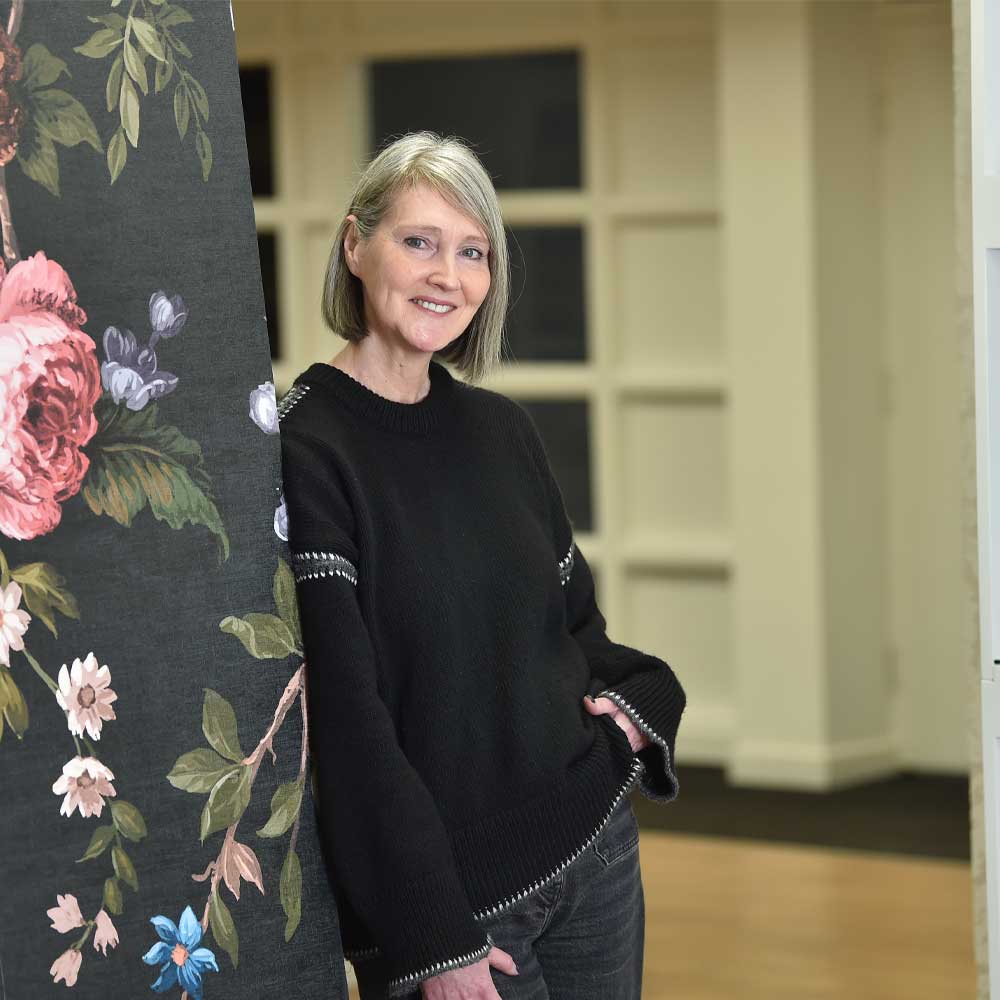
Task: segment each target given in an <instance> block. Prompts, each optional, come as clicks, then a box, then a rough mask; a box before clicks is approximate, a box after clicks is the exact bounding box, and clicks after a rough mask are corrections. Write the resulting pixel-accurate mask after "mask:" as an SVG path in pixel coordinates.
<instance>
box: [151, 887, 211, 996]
mask: <svg viewBox="0 0 1000 1000" xmlns="http://www.w3.org/2000/svg"><path fill="white" fill-rule="evenodd" d="M149 922H150V923H151V924H152V925H153V926H154V927H155V928H156V933H157V934H159V935H160V940H159V942H157V943H156V944H154V945H153V947H152V948H150V949H149V951H147V952H146V954H145V955H143V956H142V960H143V961H144V962H145V963H146V964H147V965H158V964H159V963H161V962H162V963H163V964H162V965H161V966H160V978H159V979H157V980H156V982H155V983H153V984H152V988H153V989H154V990H156V992H157V993H164V992H166V991H167V990H169V989H170V987H171V986H177V985H180V987H181V989H183V990H187V992H188V994H189V995H190V997H191V1000H201V974H202V972H204V971H205V969H212V971H213V972H218V971H219V966H218V965H217V964H216V962H215V955H214V954H212V952H211V951H209V950H208V948H199V947H198V944H199V943H200V942H201V924H200V923H198V918H197V917H196V916H195V915H194V910H192V909H191V907H190V906H185V907H184V912H183V913H182V914H181V927H180V930H178V929H177V925H176V924H175V923H174V922H173V921H172V920H171V919H169V918H168V917H150V918H149Z"/></svg>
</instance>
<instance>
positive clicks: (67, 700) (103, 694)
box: [56, 652, 118, 740]
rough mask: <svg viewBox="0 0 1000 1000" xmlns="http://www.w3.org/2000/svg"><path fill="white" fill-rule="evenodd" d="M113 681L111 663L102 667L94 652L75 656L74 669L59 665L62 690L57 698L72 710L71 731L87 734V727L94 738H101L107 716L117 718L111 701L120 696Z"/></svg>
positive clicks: (60, 689)
mask: <svg viewBox="0 0 1000 1000" xmlns="http://www.w3.org/2000/svg"><path fill="white" fill-rule="evenodd" d="M110 683H111V671H110V670H108V668H107V666H106V665H105V666H103V667H99V666H98V663H97V657H96V656H94V654H93V652H90V653H88V654H87V658H86V659H85V660H83V662H81V661H80V658H79V657H76V658H75V659H74V660H73V667H72V669H71V670H67V669H66V664H65V663H64V664H63V665H62V666H61V667H60V668H59V690H58V691H57V692H56V701H58V702H59V705H60V707H62V708H64V709H66V711H67V713H68V718H67V721H68V722H69V731H70V732H71V733H75V734H76V735H77V736H82V735H83V730H84V727H86V730H87V732H88V733H90V736H91V739H95V740H99V739H100V738H101V726H102V725H103V724H104V721H105V720H106V719H113V718H115V710H114V709H113V708H112V707H111V702H113V701H115V700H116V699H117V698H118V695H116V694H115V692H114V691H112V690H111V688H109V687H108V685H109V684H110Z"/></svg>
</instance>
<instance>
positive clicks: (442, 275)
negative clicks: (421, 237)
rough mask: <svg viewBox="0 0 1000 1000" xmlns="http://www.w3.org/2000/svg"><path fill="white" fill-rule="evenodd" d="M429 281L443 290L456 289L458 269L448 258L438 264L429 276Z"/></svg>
mask: <svg viewBox="0 0 1000 1000" xmlns="http://www.w3.org/2000/svg"><path fill="white" fill-rule="evenodd" d="M431 281H433V282H434V283H435V284H437V285H440V286H442V287H443V288H458V268H457V267H456V266H455V261H454V260H452V259H451V258H450V257H449V258H448V259H447V260H442V261H439V262H438V266H437V267H436V268H435V269H434V272H433V273H432V274H431Z"/></svg>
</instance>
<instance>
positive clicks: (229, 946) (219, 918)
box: [208, 891, 240, 969]
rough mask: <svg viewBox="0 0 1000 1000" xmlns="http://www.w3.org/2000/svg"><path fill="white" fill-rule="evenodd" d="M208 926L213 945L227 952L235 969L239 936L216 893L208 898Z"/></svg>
mask: <svg viewBox="0 0 1000 1000" xmlns="http://www.w3.org/2000/svg"><path fill="white" fill-rule="evenodd" d="M208 924H209V926H210V927H211V928H212V937H213V938H215V943H216V944H217V945H218V946H219V947H220V948H222V949H224V950H225V951H226V952H227V954H228V955H229V958H230V960H231V961H232V963H233V968H234V969H235V968H236V964H237V961H238V959H239V952H240V936H239V934H237V933H236V924H234V923H233V916H232V914H231V913H230V912H229V909H228V908H227V906H226V904H225V903H224V902H223V901H222V897H221V896H220V895H219V893H218V891H215V892H213V893H212V895H211V896H209V898H208Z"/></svg>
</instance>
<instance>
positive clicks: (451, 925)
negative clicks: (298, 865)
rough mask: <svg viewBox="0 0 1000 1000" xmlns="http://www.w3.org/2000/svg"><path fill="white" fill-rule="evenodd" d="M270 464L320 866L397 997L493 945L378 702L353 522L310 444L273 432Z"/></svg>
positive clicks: (323, 455)
mask: <svg viewBox="0 0 1000 1000" xmlns="http://www.w3.org/2000/svg"><path fill="white" fill-rule="evenodd" d="M281 450H282V479H283V483H284V493H285V505H286V509H287V512H288V542H289V547H290V549H291V557H292V566H293V569H294V574H295V581H296V593H297V598H298V606H299V615H300V619H301V626H302V643H303V650H304V653H305V660H306V696H307V701H308V707H309V717H310V720H311V723H312V724H311V725H310V727H309V730H310V744H311V747H312V752H313V760H314V765H315V770H316V788H317V794H318V806H319V810H318V811H319V817H318V825H319V828H320V834H321V837H322V841H323V849H324V854H325V856H326V858H327V860H328V863H331V862H332V866H333V868H334V870H335V873H336V877H337V880H338V881H339V882H340V884H341V885H342V887H343V889H344V892H345V894H346V896H347V898H348V899H349V900H350V902H351V904H352V905H353V906H354V908H355V910H356V911H357V913H358V914H359V916H361V918H362V920H363V921H364V922H365V925H366V926H367V927H368V929H369V930H370V932H371V933H372V935H373V937H374V939H375V942H376V944H377V947H378V950H379V951H380V952H381V954H382V955H383V956H384V958H385V960H386V962H387V965H388V970H389V977H390V982H389V995H390V996H395V995H398V994H401V993H403V992H405V991H406V990H412V989H413V987H414V986H415V985H416V984H417V983H419V982H420V981H421V980H423V979H426V978H428V977H430V976H433V975H437V974H439V973H441V972H444V971H446V970H448V969H452V968H458V967H459V966H463V965H471V964H472V963H474V962H477V961H479V960H480V959H482V958H484V957H485V956H486V955H487V954H488V952H489V950H490V947H491V945H492V942H491V941H490V939H489V936H488V935H487V934H486V933H485V932H484V930H483V928H482V927H480V926H479V925H478V923H477V922H476V920H475V917H474V914H473V911H472V908H471V906H470V903H469V900H468V898H467V896H466V892H465V889H464V887H463V885H462V882H461V880H460V879H459V876H458V873H457V870H456V866H455V863H454V858H453V856H452V851H451V844H450V841H449V838H448V834H447V830H446V828H445V826H444V824H443V822H442V820H441V818H440V815H439V813H438V811H437V807H436V805H435V803H434V801H433V799H432V796H431V794H430V792H429V790H428V788H427V786H426V785H425V784H424V782H423V780H422V779H421V777H420V775H419V774H418V773H417V771H416V770H415V769H414V767H413V766H412V765H411V763H410V761H409V760H408V759H407V757H406V756H405V754H404V752H403V750H402V748H401V747H400V745H399V742H398V740H397V736H396V729H395V726H394V723H393V719H392V716H391V713H390V712H389V710H388V707H387V705H386V704H385V702H384V701H383V700H382V698H381V697H380V695H379V691H378V683H377V669H376V667H377V659H376V653H375V649H374V645H373V643H372V640H371V635H370V633H369V631H368V629H367V626H366V624H365V621H364V618H363V617H362V613H361V606H360V604H359V600H358V595H357V590H358V587H359V586H361V585H363V584H364V580H363V579H359V569H361V572H362V573H363V568H361V567H359V559H358V548H357V546H356V544H355V541H354V538H355V537H356V535H355V520H354V514H353V511H352V507H351V503H350V500H349V494H348V491H347V490H346V489H345V488H344V484H343V481H342V479H341V477H340V474H339V473H338V472H337V463H336V461H335V460H334V459H333V458H332V456H331V453H330V452H329V450H328V449H327V448H326V446H325V445H323V444H322V443H321V442H319V441H316V440H314V439H312V438H311V437H310V436H308V435H307V434H304V433H301V432H295V431H292V430H290V429H287V428H286V427H284V426H283V427H282V429H281Z"/></svg>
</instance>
